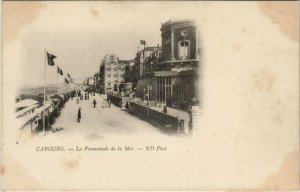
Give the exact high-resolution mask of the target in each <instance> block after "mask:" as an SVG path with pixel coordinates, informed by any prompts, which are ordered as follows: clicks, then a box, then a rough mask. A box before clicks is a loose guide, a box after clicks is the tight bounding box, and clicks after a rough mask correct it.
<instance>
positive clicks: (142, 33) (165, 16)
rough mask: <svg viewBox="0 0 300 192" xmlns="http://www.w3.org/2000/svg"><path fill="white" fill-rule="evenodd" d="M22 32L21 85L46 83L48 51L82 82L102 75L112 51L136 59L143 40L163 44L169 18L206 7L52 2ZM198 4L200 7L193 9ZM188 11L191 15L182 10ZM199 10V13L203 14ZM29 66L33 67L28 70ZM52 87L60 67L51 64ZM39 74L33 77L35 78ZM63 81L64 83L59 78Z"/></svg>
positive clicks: (143, 3) (48, 70)
mask: <svg viewBox="0 0 300 192" xmlns="http://www.w3.org/2000/svg"><path fill="white" fill-rule="evenodd" d="M43 4H44V7H43V9H42V11H40V12H39V14H38V16H37V17H36V18H35V19H34V21H33V22H31V23H29V24H28V25H26V27H24V28H23V30H22V35H21V40H20V41H19V42H20V50H21V52H22V54H21V55H22V63H21V65H22V77H23V78H22V79H26V81H23V80H21V81H22V83H21V84H26V85H35V84H41V83H42V82H43V64H44V61H45V57H44V56H45V54H44V53H45V50H46V51H47V52H49V53H51V54H53V55H55V56H57V58H56V59H55V60H54V61H55V63H56V65H58V66H59V67H60V68H61V69H62V70H63V72H64V73H69V74H71V76H72V77H73V78H75V79H76V80H79V81H82V80H83V79H85V78H86V77H88V76H92V75H93V74H95V73H96V72H98V71H99V66H100V63H101V59H102V58H103V57H104V56H105V54H107V53H113V54H116V55H117V57H119V58H120V59H133V58H134V56H135V54H136V52H137V50H138V47H139V46H140V47H141V45H140V40H145V41H146V42H147V45H149V46H156V45H157V44H160V45H161V36H160V35H161V34H160V26H161V24H162V23H163V22H166V21H167V20H169V19H170V18H190V19H194V18H195V15H197V14H198V16H199V7H200V8H201V9H203V8H204V7H205V3H194V2H190V3H189V4H186V3H183V2H172V3H169V2H160V3H155V2H149V3H148V2H85V3H82V2H64V3H63V2H47V3H43ZM194 5H196V6H194ZM187 8H188V9H189V12H186V11H182V10H187ZM201 9H200V10H201ZM28 66H30V67H28ZM46 70H47V73H46V76H47V83H56V78H57V77H56V67H50V66H47V68H46ZM33 74H34V75H33ZM58 79H59V83H63V82H64V79H63V78H62V77H60V76H59V78H58Z"/></svg>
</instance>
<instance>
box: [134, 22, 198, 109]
mask: <svg viewBox="0 0 300 192" xmlns="http://www.w3.org/2000/svg"><path fill="white" fill-rule="evenodd" d="M161 37H162V48H161V50H159V49H158V50H154V51H152V53H151V54H149V55H148V57H147V58H146V59H145V65H144V70H143V73H142V75H141V76H140V77H139V79H138V87H137V92H139V93H140V95H139V96H140V97H141V98H144V99H145V100H148V101H150V102H153V101H154V102H155V103H156V104H159V105H167V106H169V107H175V108H181V109H187V108H188V106H189V105H194V104H199V91H198V87H199V83H198V81H199V66H200V64H199V54H200V51H199V40H198V28H197V26H196V25H195V23H194V21H192V20H169V21H167V22H165V23H164V24H162V26H161Z"/></svg>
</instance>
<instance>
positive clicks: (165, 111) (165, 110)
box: [163, 105, 167, 113]
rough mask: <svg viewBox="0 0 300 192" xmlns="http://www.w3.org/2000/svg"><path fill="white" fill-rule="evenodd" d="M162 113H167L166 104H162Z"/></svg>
mask: <svg viewBox="0 0 300 192" xmlns="http://www.w3.org/2000/svg"><path fill="white" fill-rule="evenodd" d="M163 112H164V113H167V107H166V105H164V110H163Z"/></svg>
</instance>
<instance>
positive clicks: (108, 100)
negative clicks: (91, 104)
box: [107, 98, 111, 108]
mask: <svg viewBox="0 0 300 192" xmlns="http://www.w3.org/2000/svg"><path fill="white" fill-rule="evenodd" d="M107 104H108V108H110V104H111V101H110V99H109V98H108V99H107Z"/></svg>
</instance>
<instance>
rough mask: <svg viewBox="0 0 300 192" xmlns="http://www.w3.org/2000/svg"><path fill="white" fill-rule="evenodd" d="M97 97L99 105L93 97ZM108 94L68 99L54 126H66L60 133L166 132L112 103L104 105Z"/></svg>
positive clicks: (157, 133) (83, 134)
mask: <svg viewBox="0 0 300 192" xmlns="http://www.w3.org/2000/svg"><path fill="white" fill-rule="evenodd" d="M94 99H95V100H96V102H97V104H96V108H94V106H93V100H94ZM103 102H104V97H103V96H100V95H99V94H96V95H95V96H90V98H89V99H88V100H79V104H77V97H74V98H73V100H71V99H70V100H69V101H68V102H66V104H65V107H64V108H63V109H62V110H61V115H60V116H59V117H58V118H57V119H56V121H55V123H54V124H53V125H52V128H53V129H56V128H63V130H61V131H59V132H61V133H59V134H63V135H65V134H67V135H71V134H78V135H82V136H90V135H92V134H94V135H109V134H113V135H123V134H124V135H125V134H135V133H138V134H141V133H142V134H144V133H145V134H152V135H153V134H156V135H165V134H164V133H162V132H161V131H160V130H159V129H158V128H156V127H154V126H152V125H151V124H149V123H147V122H145V121H143V120H141V119H139V118H137V117H135V116H133V115H131V114H129V113H128V112H126V111H123V110H122V109H121V108H119V107H116V106H115V105H113V104H111V107H110V108H109V107H105V108H103V107H102V106H103ZM79 107H80V108H81V121H80V123H79V122H77V112H78V109H79Z"/></svg>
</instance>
